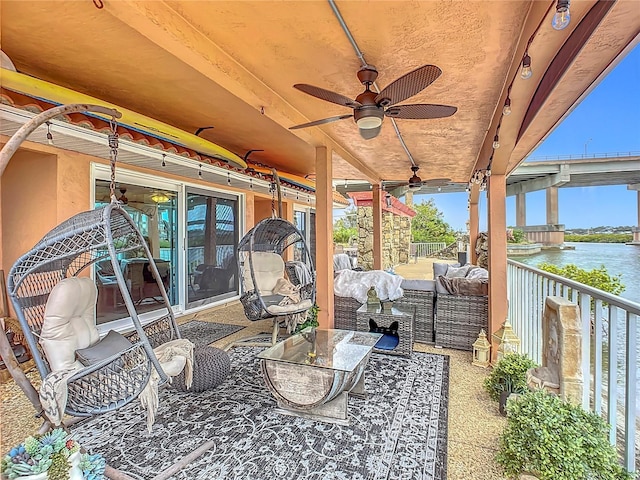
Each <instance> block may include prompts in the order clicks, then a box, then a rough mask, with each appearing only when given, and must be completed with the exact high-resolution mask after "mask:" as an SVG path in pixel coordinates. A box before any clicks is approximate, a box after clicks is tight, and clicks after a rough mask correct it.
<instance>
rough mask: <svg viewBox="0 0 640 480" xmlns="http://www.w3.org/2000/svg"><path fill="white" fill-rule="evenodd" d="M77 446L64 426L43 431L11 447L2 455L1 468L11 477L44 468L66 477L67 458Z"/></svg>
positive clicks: (48, 472)
mask: <svg viewBox="0 0 640 480" xmlns="http://www.w3.org/2000/svg"><path fill="white" fill-rule="evenodd" d="M79 449H80V445H78V443H77V442H76V441H74V440H71V439H69V438H68V436H67V433H66V432H65V431H64V430H62V429H61V428H56V429H55V430H52V431H51V432H48V433H46V434H44V435H40V436H30V437H27V438H26V439H25V441H24V443H22V444H20V445H18V446H17V447H14V448H12V449H11V450H10V451H9V453H8V454H7V455H5V456H4V457H3V458H2V462H1V463H0V472H2V474H3V475H4V476H6V477H7V478H9V479H10V480H12V479H14V478H18V477H21V476H26V475H35V474H38V473H42V472H47V476H48V478H49V479H51V478H53V479H55V480H58V479H62V480H67V479H68V478H69V468H70V465H69V462H68V460H67V459H68V458H69V456H70V455H71V454H73V453H75V452H77V451H78V450H79ZM52 475H53V476H52ZM4 476H3V478H4ZM96 478H97V479H99V478H100V477H96ZM94 480H95V479H94Z"/></svg>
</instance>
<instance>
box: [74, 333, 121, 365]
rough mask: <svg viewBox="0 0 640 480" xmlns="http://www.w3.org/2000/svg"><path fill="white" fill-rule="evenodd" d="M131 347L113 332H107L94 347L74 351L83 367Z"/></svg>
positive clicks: (118, 334) (119, 335)
mask: <svg viewBox="0 0 640 480" xmlns="http://www.w3.org/2000/svg"><path fill="white" fill-rule="evenodd" d="M130 346H131V342H130V341H129V340H127V339H126V338H125V337H124V336H123V335H121V334H120V333H118V332H116V331H115V330H109V333H107V334H106V335H105V336H104V337H103V338H102V339H100V340H99V341H98V343H96V344H95V345H91V346H90V347H87V348H81V349H78V350H76V357H77V358H78V360H79V361H80V363H82V364H83V365H84V366H87V367H88V366H89V365H93V364H94V363H98V362H101V361H102V360H104V359H105V358H109V357H110V356H112V355H115V354H116V353H120V352H122V351H124V350H126V349H127V348H129V347H130Z"/></svg>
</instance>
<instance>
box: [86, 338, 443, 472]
mask: <svg viewBox="0 0 640 480" xmlns="http://www.w3.org/2000/svg"><path fill="white" fill-rule="evenodd" d="M259 351H260V350H259V349H255V348H236V349H234V350H233V351H232V353H231V365H232V366H231V374H230V375H229V377H228V378H227V380H226V381H225V382H224V383H223V384H222V385H221V386H219V387H218V388H217V389H215V390H212V391H209V392H205V393H202V394H189V393H179V392H176V391H172V390H169V389H167V388H164V389H162V392H161V395H160V407H159V410H158V414H157V416H156V423H155V426H154V428H153V432H152V433H151V434H148V433H147V430H146V427H145V417H144V414H143V412H142V411H141V409H140V405H139V402H137V401H135V402H133V404H130V405H128V406H126V407H124V408H122V409H120V410H118V411H116V412H113V413H110V414H106V415H101V416H98V417H96V418H93V419H89V420H87V421H85V422H83V423H80V424H78V425H76V426H75V427H73V434H74V435H75V436H76V438H77V439H78V440H79V441H80V443H81V444H82V445H83V446H85V447H87V449H89V450H90V451H94V452H99V453H102V454H103V455H104V456H105V457H106V458H107V461H108V462H109V464H111V465H112V466H114V467H116V468H120V469H122V470H123V471H126V472H127V473H129V474H130V475H131V476H132V477H134V478H136V479H145V480H148V479H151V478H152V477H154V476H155V475H157V474H158V473H160V472H163V471H164V470H166V469H167V468H168V467H170V466H171V465H172V464H174V463H175V462H176V461H178V460H179V459H180V458H182V457H183V456H185V455H187V454H188V453H189V452H191V451H193V450H195V449H196V448H197V447H199V446H200V445H202V444H203V443H205V442H206V441H208V440H213V441H214V447H213V448H212V449H210V450H209V451H207V452H206V453H205V454H204V455H202V456H201V457H200V458H198V459H197V460H196V461H195V462H194V463H192V464H191V465H190V466H188V467H187V468H185V469H183V470H182V471H180V473H178V474H176V475H175V476H174V477H171V478H172V479H182V480H186V479H189V480H191V479H201V480H214V479H224V480H240V479H243V480H272V479H279V480H280V479H285V480H332V479H335V480H364V479H367V480H382V479H400V478H402V479H420V480H427V479H440V480H444V479H446V465H447V458H446V457H447V404H448V386H449V358H448V357H445V356H443V355H434V354H425V353H414V354H413V356H412V357H411V358H410V359H407V358H402V357H394V356H390V355H379V354H373V355H372V356H371V359H370V360H369V364H368V366H367V370H366V373H365V375H366V389H367V391H368V392H369V394H368V398H366V399H359V398H350V399H349V420H350V425H349V426H339V425H333V424H327V423H320V422H314V421H311V420H306V419H302V418H297V417H290V416H285V415H279V414H278V413H276V412H275V411H274V408H275V406H276V404H275V401H274V400H273V398H272V397H271V395H270V393H269V392H268V391H267V388H266V387H265V385H264V382H263V380H262V376H261V374H260V373H259V372H260V368H259V367H260V365H259V363H258V360H257V359H256V358H255V355H256V353H258V352H259Z"/></svg>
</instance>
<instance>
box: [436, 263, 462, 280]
mask: <svg viewBox="0 0 640 480" xmlns="http://www.w3.org/2000/svg"><path fill="white" fill-rule="evenodd" d="M449 265H452V266H454V267H459V266H460V264H459V263H454V264H451V263H437V262H436V263H434V264H433V278H434V279H436V278H438V277H439V276H440V275H446V274H447V268H449Z"/></svg>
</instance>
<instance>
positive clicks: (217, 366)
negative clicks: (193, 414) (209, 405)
mask: <svg viewBox="0 0 640 480" xmlns="http://www.w3.org/2000/svg"><path fill="white" fill-rule="evenodd" d="M230 369H231V362H230V361H229V355H228V354H227V352H225V351H224V350H220V349H219V348H215V347H209V346H206V345H197V346H196V347H195V348H194V349H193V382H192V384H191V388H190V389H188V390H187V387H186V386H185V384H184V371H182V372H181V373H180V375H178V376H176V377H174V378H173V382H172V384H173V386H174V387H175V388H177V389H178V390H181V391H183V392H204V391H206V390H211V389H212V388H215V387H217V386H218V385H220V384H221V383H222V382H223V381H224V379H225V378H227V375H229V370H230Z"/></svg>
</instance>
